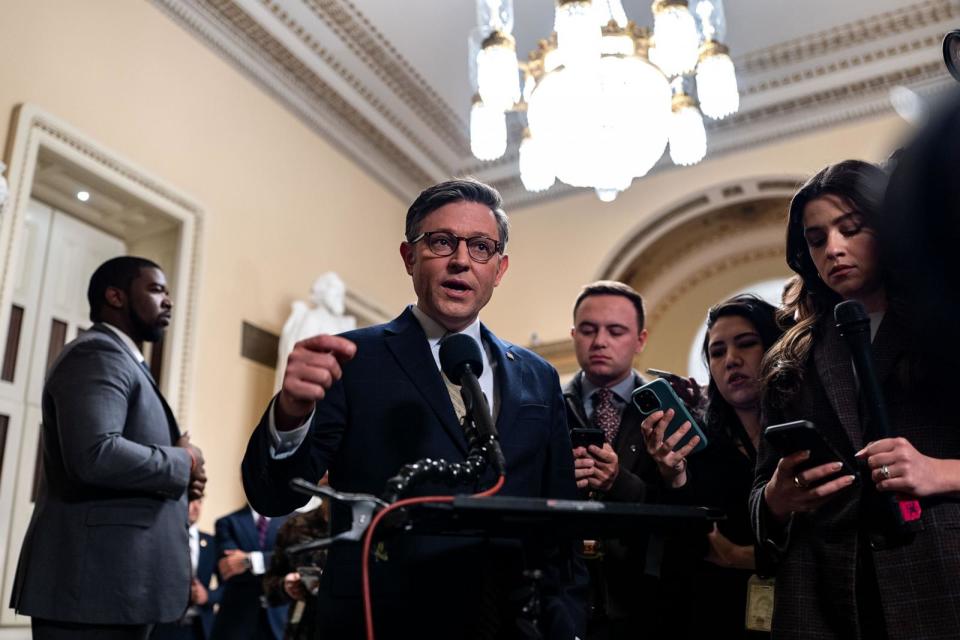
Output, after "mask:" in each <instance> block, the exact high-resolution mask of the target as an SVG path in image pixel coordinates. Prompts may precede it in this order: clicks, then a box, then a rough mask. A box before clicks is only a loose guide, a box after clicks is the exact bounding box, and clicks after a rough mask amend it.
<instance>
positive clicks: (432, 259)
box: [243, 180, 584, 640]
mask: <svg viewBox="0 0 960 640" xmlns="http://www.w3.org/2000/svg"><path fill="white" fill-rule="evenodd" d="M507 236H508V221H507V216H506V214H505V213H504V211H503V209H502V208H501V200H500V194H499V193H497V191H496V190H494V189H493V188H491V187H489V186H487V185H485V184H482V183H480V182H477V181H474V180H451V181H448V182H444V183H441V184H438V185H435V186H433V187H430V188H428V189H426V190H425V191H423V192H422V193H421V194H420V195H419V197H418V198H417V199H416V200H415V201H414V203H413V204H412V205H411V206H410V209H409V210H408V211H407V218H406V238H405V240H404V241H403V242H402V243H401V245H400V256H401V257H402V259H403V265H404V268H405V269H406V271H407V273H408V274H409V275H410V277H411V280H412V281H413V289H414V292H415V293H416V297H417V303H416V305H415V306H410V307H408V308H407V309H406V310H404V312H403V313H402V314H400V316H399V317H397V318H396V319H395V320H393V321H392V322H390V323H388V324H385V325H379V326H374V327H369V328H366V329H360V330H358V331H351V332H348V333H345V334H342V335H340V336H327V335H321V336H315V337H313V338H308V339H306V340H303V341H301V342H299V343H297V345H296V346H295V348H294V349H293V352H292V353H291V354H290V356H289V358H288V359H287V362H286V372H285V375H284V380H283V386H282V388H281V391H280V393H279V394H278V395H277V396H276V397H275V398H274V400H273V401H272V402H271V404H270V406H269V407H268V408H267V411H266V414H265V415H264V417H263V419H262V420H261V421H260V424H259V425H258V426H257V429H256V431H255V432H254V434H253V436H252V437H251V440H250V444H249V446H248V448H247V453H246V456H245V457H244V461H243V479H244V486H245V488H246V491H247V496H248V497H249V499H250V503H251V504H252V505H253V506H254V508H255V509H257V511H259V512H260V513H265V514H268V515H269V514H278V515H279V514H285V513H289V512H290V511H293V510H294V509H296V508H297V507H299V506H301V505H302V504H303V503H305V502H306V496H303V495H301V494H298V493H295V492H293V491H292V490H291V489H290V488H289V482H290V480H291V479H292V478H296V477H302V478H305V479H307V480H309V481H314V482H316V481H317V480H319V479H320V477H321V476H322V475H323V474H324V473H325V472H326V471H327V470H329V472H330V486H331V487H332V488H334V489H336V490H338V491H341V492H359V493H370V494H375V495H381V494H382V493H383V491H384V488H385V486H386V483H387V480H388V479H389V478H391V477H392V476H394V475H396V473H397V472H398V471H399V469H400V468H401V467H402V466H403V465H405V464H409V463H412V462H415V461H417V460H420V459H422V458H426V457H429V458H433V459H441V460H446V461H448V462H462V461H463V460H464V459H465V456H466V454H467V450H468V445H467V438H466V436H465V434H464V430H463V427H462V426H461V424H462V423H461V418H462V415H461V416H458V413H457V410H456V409H455V403H456V401H457V396H458V391H456V388H455V387H452V383H451V384H450V385H448V384H447V383H446V382H445V380H444V378H443V377H442V375H441V371H440V365H439V350H440V344H441V342H442V341H443V340H444V339H446V337H447V336H449V335H450V334H456V333H462V334H466V335H468V336H470V337H471V338H473V339H474V340H476V341H477V342H478V343H479V346H480V353H481V356H482V359H483V373H482V375H481V376H480V386H481V388H482V389H483V391H484V393H485V395H486V396H487V399H488V400H489V401H490V402H489V404H490V408H491V411H492V413H493V418H494V420H495V421H496V425H497V429H498V431H499V433H500V440H501V443H502V447H503V451H504V454H505V457H506V466H507V473H506V484H505V485H504V487H503V489H502V490H501V491H500V494H501V495H509V496H542V497H553V498H573V497H574V496H575V486H574V479H573V477H574V474H573V459H572V454H571V447H570V439H569V435H568V432H567V428H566V418H565V413H564V407H563V402H562V398H561V392H560V385H559V381H558V378H557V373H556V371H555V370H554V369H553V368H552V367H551V366H550V365H549V364H547V363H546V362H545V361H544V360H542V359H541V358H540V357H539V356H537V355H536V354H534V353H532V352H530V351H528V350H526V349H523V348H521V347H518V346H516V345H513V344H510V343H507V342H504V341H502V340H500V339H499V338H497V337H496V336H495V335H494V334H493V333H491V332H490V330H489V329H487V328H486V327H485V326H484V325H482V324H481V323H480V320H479V318H478V316H479V313H480V310H481V309H483V307H484V306H486V304H487V302H489V300H490V297H491V296H492V294H493V289H494V288H495V287H496V286H497V285H498V284H499V283H500V280H501V279H502V278H503V276H504V274H505V273H506V272H507V267H508V265H509V258H508V257H507V255H506V254H505V250H506V245H507ZM461 412H462V407H461ZM494 481H495V478H494V475H493V473H492V471H491V470H489V469H488V470H487V471H486V473H485V474H484V476H483V477H482V479H481V482H480V483H479V487H472V486H461V487H457V488H450V487H446V486H442V485H437V484H433V485H427V486H419V487H417V493H418V494H419V495H436V494H438V493H445V494H450V493H469V492H471V491H473V490H475V489H477V488H480V487H482V488H486V487H489V486H490V485H492V484H493V482H494ZM333 520H334V522H333V526H334V527H337V522H336V521H337V513H336V506H335V507H334V515H333ZM378 540H382V542H378V544H377V547H376V552H375V554H374V557H373V558H372V561H371V565H372V569H371V585H372V592H373V596H372V601H373V615H374V621H375V624H376V629H377V637H378V638H381V639H382V638H408V637H417V638H473V637H482V638H497V637H503V638H506V637H516V636H517V629H516V624H517V623H516V619H517V617H518V616H519V615H520V611H519V610H520V608H521V606H522V605H524V604H525V603H526V602H525V600H526V597H525V596H524V595H523V594H524V586H525V584H524V582H523V579H522V576H521V572H522V570H523V567H524V558H523V555H522V553H521V549H520V547H519V545H516V544H512V543H504V542H491V541H484V540H480V539H477V538H459V537H438V536H420V535H412V534H400V535H393V536H384V537H378ZM360 563H361V557H360V545H359V544H357V545H346V544H338V545H334V546H333V547H331V548H330V554H329V557H328V559H327V566H326V569H325V571H324V575H323V579H322V580H321V581H320V594H319V599H320V603H319V611H318V619H319V620H320V621H321V627H322V628H321V633H320V636H321V637H331V638H333V637H335V638H362V637H363V615H362V600H361V589H360V566H361V564H360ZM543 568H545V569H546V571H545V575H544V580H543V582H544V584H543V588H542V594H543V598H542V606H541V614H540V616H539V619H540V623H541V629H542V632H543V637H545V638H561V639H564V640H568V639H570V638H573V637H574V635H575V633H576V632H578V631H579V630H580V629H581V625H582V624H583V616H584V612H583V603H582V598H581V597H580V595H579V593H578V592H577V590H575V589H573V588H572V586H571V585H572V583H573V582H574V579H573V573H574V571H575V569H576V567H574V565H573V563H572V562H571V561H570V560H569V557H568V556H567V555H566V554H563V553H559V552H558V553H557V554H555V555H554V556H552V557H551V558H550V559H549V561H548V562H547V563H546V565H545V566H544V567H543ZM517 594H520V597H519V598H518V597H517Z"/></svg>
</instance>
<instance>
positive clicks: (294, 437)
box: [261, 397, 316, 573]
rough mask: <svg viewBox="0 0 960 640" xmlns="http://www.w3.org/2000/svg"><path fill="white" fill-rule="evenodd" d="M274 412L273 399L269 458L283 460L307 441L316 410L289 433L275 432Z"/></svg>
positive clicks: (270, 414)
mask: <svg viewBox="0 0 960 640" xmlns="http://www.w3.org/2000/svg"><path fill="white" fill-rule="evenodd" d="M276 410H277V399H276V397H274V399H273V402H272V403H271V404H270V409H269V410H268V411H267V426H268V427H269V428H270V442H271V445H270V457H271V458H273V459H274V460H283V459H284V458H289V457H290V456H292V455H293V454H294V453H296V452H297V449H299V448H300V445H301V444H302V443H303V441H304V440H306V439H307V433H308V432H309V431H310V422H311V421H312V420H313V413H314V411H316V409H314V411H311V412H310V415H308V416H307V418H306V420H304V421H303V423H302V424H301V425H300V426H299V427H297V428H296V429H291V430H289V431H278V430H277V418H276ZM261 573H262V572H261Z"/></svg>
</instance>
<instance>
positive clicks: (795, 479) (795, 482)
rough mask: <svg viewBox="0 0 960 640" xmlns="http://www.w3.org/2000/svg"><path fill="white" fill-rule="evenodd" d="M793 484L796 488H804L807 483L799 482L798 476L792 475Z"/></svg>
mask: <svg viewBox="0 0 960 640" xmlns="http://www.w3.org/2000/svg"><path fill="white" fill-rule="evenodd" d="M793 486H795V487H796V488H797V489H806V488H807V485H806V483H805V482H801V480H800V476H793Z"/></svg>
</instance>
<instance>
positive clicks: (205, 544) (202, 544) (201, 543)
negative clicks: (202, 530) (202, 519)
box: [200, 539, 207, 547]
mask: <svg viewBox="0 0 960 640" xmlns="http://www.w3.org/2000/svg"><path fill="white" fill-rule="evenodd" d="M200 546H201V547H205V546H207V541H206V540H203V539H201V540H200Z"/></svg>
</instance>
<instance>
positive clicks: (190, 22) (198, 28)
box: [152, 0, 434, 199]
mask: <svg viewBox="0 0 960 640" xmlns="http://www.w3.org/2000/svg"><path fill="white" fill-rule="evenodd" d="M152 1H153V3H154V4H156V5H158V6H159V7H160V8H161V9H163V10H164V11H165V12H166V13H167V14H168V15H170V16H171V17H172V18H174V19H175V20H176V21H177V22H178V23H180V24H181V25H183V26H184V27H186V28H187V30H188V31H190V32H192V33H193V34H194V35H195V36H197V37H198V38H199V39H200V40H202V41H203V42H205V43H206V44H207V45H208V46H211V47H212V48H213V50H214V51H215V52H216V53H218V54H219V55H221V56H223V57H224V58H226V59H227V60H228V61H229V62H230V63H231V64H233V65H234V66H235V67H238V68H239V69H240V70H241V71H242V72H244V73H245V74H246V75H247V76H248V77H250V78H252V79H253V80H254V81H255V82H256V83H257V84H258V85H259V86H260V87H261V88H263V89H264V90H265V91H266V92H267V93H269V94H270V95H273V96H274V97H275V98H277V99H278V100H279V101H280V102H281V103H282V104H284V105H285V106H286V107H288V108H289V109H291V110H292V111H293V112H294V113H295V114H296V115H297V116H298V117H300V118H301V119H303V120H304V121H306V122H307V124H308V125H310V126H311V128H313V129H314V130H315V131H316V132H317V133H319V134H320V135H322V136H323V137H324V138H326V139H327V140H329V141H330V142H331V143H332V144H334V145H335V146H337V147H338V148H339V149H340V150H341V151H343V152H344V153H345V154H347V155H348V156H350V157H351V158H352V159H353V160H354V161H356V162H357V163H358V164H360V165H361V166H363V167H364V168H365V169H366V170H367V171H368V172H369V173H370V174H371V175H372V176H374V177H376V178H378V179H379V180H380V181H381V182H382V183H383V184H384V185H385V186H386V187H387V188H388V189H390V190H391V191H393V192H394V193H396V194H397V195H398V196H399V197H401V198H403V199H406V198H408V197H409V195H410V194H411V193H415V192H416V191H417V190H418V189H421V188H423V187H424V186H425V185H428V184H430V183H431V182H433V181H434V177H433V176H432V175H431V174H429V173H428V172H426V171H425V170H423V169H422V168H421V167H420V165H419V163H417V162H415V161H414V160H413V158H412V157H411V156H410V155H409V154H407V153H406V152H405V151H404V150H403V149H401V148H400V147H399V146H398V145H396V144H395V143H394V142H393V141H392V140H390V138H388V137H387V136H386V135H385V134H383V133H382V132H381V131H380V130H379V129H378V128H377V127H376V126H375V125H374V124H373V123H372V122H371V121H370V120H369V119H368V118H366V117H365V116H364V115H363V114H361V113H360V112H359V111H358V110H357V109H356V108H355V107H353V106H352V105H351V104H350V103H348V102H347V101H346V100H345V99H344V98H343V97H342V96H340V95H339V93H337V91H335V90H334V89H333V88H332V87H331V86H330V85H329V84H328V83H327V82H325V81H324V80H323V79H321V78H320V77H319V76H318V75H317V74H316V73H315V72H313V71H312V70H311V69H309V68H308V67H306V65H304V64H303V63H302V62H301V61H299V60H298V59H297V58H296V57H295V56H294V55H293V54H292V53H291V52H290V51H289V50H288V49H287V48H286V47H285V46H284V45H283V44H282V43H280V42H279V41H278V40H277V39H276V38H274V37H273V36H271V35H270V34H269V33H267V32H266V31H265V30H264V29H263V28H262V27H261V26H260V25H259V24H257V23H255V22H254V21H253V20H252V19H251V18H250V17H249V16H248V15H247V14H246V13H245V12H243V11H242V10H241V9H239V7H237V5H236V4H235V3H234V2H232V1H231V0H152Z"/></svg>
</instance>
